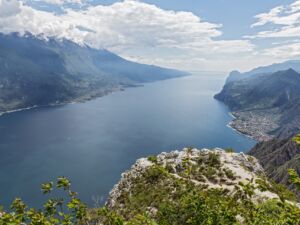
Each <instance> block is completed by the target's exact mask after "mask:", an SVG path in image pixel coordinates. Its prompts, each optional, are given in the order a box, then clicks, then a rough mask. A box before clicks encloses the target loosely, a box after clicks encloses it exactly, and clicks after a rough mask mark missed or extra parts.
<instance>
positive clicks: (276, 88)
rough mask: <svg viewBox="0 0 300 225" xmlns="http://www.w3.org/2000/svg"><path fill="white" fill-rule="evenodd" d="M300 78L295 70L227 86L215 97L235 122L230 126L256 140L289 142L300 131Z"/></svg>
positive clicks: (252, 78)
mask: <svg viewBox="0 0 300 225" xmlns="http://www.w3.org/2000/svg"><path fill="white" fill-rule="evenodd" d="M299 83H300V74H299V73H298V72H296V71H295V70H293V69H288V70H284V71H277V72H275V73H271V74H260V75H257V76H255V75H253V76H250V77H247V78H243V79H240V80H236V81H231V82H228V83H225V85H224V87H223V89H222V91H221V92H220V93H218V94H216V95H215V96H214V97H215V98H216V99H217V100H219V101H222V102H224V103H225V104H226V105H228V107H229V108H230V110H231V111H232V114H233V115H234V116H235V119H234V120H233V121H232V122H231V123H230V125H231V126H232V127H233V128H235V129H237V130H238V131H240V132H242V133H244V134H247V135H250V136H251V137H253V138H254V139H256V140H259V141H261V140H270V139H271V138H272V137H276V136H278V137H280V138H288V137H292V136H293V135H295V134H297V133H298V131H299V130H300V110H299V109H300V87H299Z"/></svg>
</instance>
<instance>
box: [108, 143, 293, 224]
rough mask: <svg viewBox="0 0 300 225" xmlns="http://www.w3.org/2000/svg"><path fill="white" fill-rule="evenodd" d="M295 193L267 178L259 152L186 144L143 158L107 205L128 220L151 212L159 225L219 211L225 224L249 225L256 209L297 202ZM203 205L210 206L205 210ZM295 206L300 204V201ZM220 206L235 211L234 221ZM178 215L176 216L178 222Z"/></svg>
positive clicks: (128, 173)
mask: <svg viewBox="0 0 300 225" xmlns="http://www.w3.org/2000/svg"><path fill="white" fill-rule="evenodd" d="M279 190H280V191H279ZM287 193H288V194H287ZM283 196H285V197H283ZM286 196H289V197H288V198H286ZM290 196H291V195H290V193H289V192H288V191H287V190H285V189H284V188H282V187H281V188H277V187H276V186H275V184H271V183H270V182H269V181H268V180H267V179H266V176H265V173H264V170H263V168H262V166H261V165H260V164H259V163H258V161H257V159H256V158H254V157H253V156H249V155H246V154H244V153H234V152H232V151H229V150H227V151H225V150H223V149H219V148H216V149H212V150H209V149H201V150H198V149H195V148H185V149H183V150H182V151H177V150H176V151H172V152H169V153H166V152H163V153H161V154H159V155H157V156H149V157H148V158H141V159H139V160H137V161H136V163H135V164H134V165H133V166H132V167H131V169H130V170H128V171H126V172H124V173H123V174H122V176H121V180H120V181H119V183H118V184H116V185H115V186H114V188H113V189H112V191H111V192H110V194H109V198H108V201H107V203H106V207H107V208H108V209H109V210H111V211H113V212H115V213H117V214H118V215H121V216H122V217H123V218H124V219H125V221H129V220H131V219H133V218H136V217H137V215H146V217H147V218H148V217H149V218H150V219H151V220H152V219H153V220H154V221H156V222H157V223H158V224H186V223H185V222H186V219H187V218H182V221H185V222H184V223H181V222H182V221H181V217H186V216H191V217H193V218H194V217H197V218H198V216H199V217H201V216H204V214H205V215H206V216H205V218H206V217H207V218H210V216H211V215H208V214H209V213H212V214H213V212H214V211H215V210H219V211H218V212H216V215H218V216H221V217H222V221H223V222H224V221H225V223H222V224H233V223H230V222H234V221H236V222H237V223H234V224H248V223H246V222H245V221H247V220H251V215H252V213H254V211H255V210H258V209H260V210H261V209H262V208H260V207H263V208H264V207H266V206H267V207H270V205H273V204H275V205H277V203H276V202H280V201H282V200H283V199H284V200H283V201H285V200H292V198H290ZM285 202H287V201H285ZM290 203H291V202H290ZM290 203H289V204H290ZM198 204H199V205H198ZM248 204H249V205H251V206H249V205H248ZM193 207H196V208H193ZM197 207H199V208H197ZM201 207H204V208H205V210H204V211H201ZM222 207H224V208H223V209H222ZM249 207H250V208H251V209H250V208H249ZM252 207H253V208H252ZM272 207H273V206H272ZM274 207H277V206H274ZM278 207H279V206H278ZM290 207H296V203H291V206H290ZM296 208H297V207H296ZM193 210H194V211H193ZM199 210H200V211H199ZM210 210H211V211H210ZM220 210H221V211H222V210H224V212H226V214H227V213H228V212H230V213H232V215H231V216H232V217H231V219H230V221H229V220H228V223H226V219H225V218H223V216H222V215H223V214H222V212H221V211H220ZM282 210H285V209H282ZM241 212H243V215H241ZM264 212H265V211H264ZM180 213H181V215H178V214H180ZM219 213H220V214H219ZM248 213H250V214H251V215H250V214H249V215H248ZM257 213H258V214H259V213H261V212H257ZM190 214H193V215H190ZM195 214H197V215H195ZM198 214H199V215H198ZM202 214H203V215H202ZM172 216H174V217H176V219H175V218H174V220H172ZM264 216H266V215H264ZM268 216H269V215H268ZM166 217H167V219H166ZM179 217H180V218H179ZM274 218H275V217H274ZM210 219H211V218H210ZM215 219H216V218H215ZM219 219H220V218H219ZM227 219H228V218H227ZM164 220H168V222H166V223H163V221H164ZM172 221H173V222H172ZM180 221H181V222H180ZM201 221H205V219H203V220H201ZM216 221H217V219H216ZM244 222H245V223H244ZM155 224H156V223H155ZM191 224H197V223H191ZM207 224H208V223H207ZM211 224H215V223H211ZM216 224H218V223H216Z"/></svg>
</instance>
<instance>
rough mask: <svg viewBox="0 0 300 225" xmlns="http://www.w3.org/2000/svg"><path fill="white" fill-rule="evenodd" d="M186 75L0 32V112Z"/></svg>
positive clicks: (54, 41)
mask: <svg viewBox="0 0 300 225" xmlns="http://www.w3.org/2000/svg"><path fill="white" fill-rule="evenodd" d="M184 75H187V73H184V72H181V71H177V70H172V69H165V68H161V67H157V66H152V65H145V64H139V63H135V62H131V61H128V60H125V59H123V58H121V57H119V56H117V55H115V54H113V53H111V52H109V51H107V50H104V49H103V50H98V49H93V48H90V47H88V46H81V45H78V44H76V43H73V42H71V41H68V40H57V39H54V38H47V39H45V38H41V37H35V36H33V35H31V34H28V33H27V34H26V35H24V36H20V35H19V34H17V33H12V34H9V35H4V34H0V112H4V111H8V110H14V109H19V108H26V107H32V106H35V105H48V104H58V103H66V102H70V101H78V100H86V99H89V98H92V97H96V96H102V95H105V94H107V93H109V92H111V91H114V90H119V89H121V88H122V87H126V86H134V85H137V84H140V83H143V82H152V81H157V80H164V79H169V78H175V77H180V76H184Z"/></svg>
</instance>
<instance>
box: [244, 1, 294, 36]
mask: <svg viewBox="0 0 300 225" xmlns="http://www.w3.org/2000/svg"><path fill="white" fill-rule="evenodd" d="M255 18H256V19H257V20H258V21H257V22H255V23H254V24H252V25H251V27H257V26H264V25H267V24H271V25H276V26H278V27H277V28H273V29H271V30H264V31H261V32H259V33H258V34H256V35H253V36H250V38H279V37H283V38H287V37H299V36H300V0H297V1H295V2H294V3H292V4H290V5H287V6H278V7H275V8H273V9H271V10H270V11H269V12H268V13H262V14H259V15H256V16H255ZM248 37H249V36H248Z"/></svg>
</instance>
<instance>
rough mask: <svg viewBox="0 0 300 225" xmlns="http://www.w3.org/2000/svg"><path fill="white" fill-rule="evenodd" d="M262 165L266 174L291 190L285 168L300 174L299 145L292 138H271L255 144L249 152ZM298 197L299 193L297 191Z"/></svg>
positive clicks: (291, 186) (293, 188)
mask: <svg viewBox="0 0 300 225" xmlns="http://www.w3.org/2000/svg"><path fill="white" fill-rule="evenodd" d="M249 154H250V155H252V156H254V157H256V158H257V159H258V160H259V161H260V163H261V165H262V166H263V167H264V169H265V171H266V174H267V176H268V177H269V178H270V179H272V180H274V181H276V182H277V183H282V184H284V185H287V186H288V187H289V188H290V189H291V190H295V187H293V185H291V183H290V182H289V177H288V174H287V170H288V169H290V168H292V169H295V170H296V171H297V172H298V173H299V174H300V146H299V144H297V143H296V142H295V141H294V140H293V139H277V138H276V139H272V140H270V141H266V142H261V143H258V144H257V145H255V146H254V147H253V148H252V149H251V150H250V152H249ZM298 197H300V193H298Z"/></svg>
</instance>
